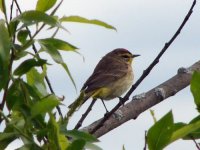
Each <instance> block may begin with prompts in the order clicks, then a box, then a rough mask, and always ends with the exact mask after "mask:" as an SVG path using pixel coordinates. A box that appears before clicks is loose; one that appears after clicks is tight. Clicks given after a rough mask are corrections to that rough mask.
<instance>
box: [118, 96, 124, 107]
mask: <svg viewBox="0 0 200 150" xmlns="http://www.w3.org/2000/svg"><path fill="white" fill-rule="evenodd" d="M118 98H119V102H120V103H121V105H122V106H124V103H123V102H122V100H123V98H122V97H120V96H119V97H118Z"/></svg>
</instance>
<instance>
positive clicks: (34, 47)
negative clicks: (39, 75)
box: [14, 0, 63, 119]
mask: <svg viewBox="0 0 200 150" xmlns="http://www.w3.org/2000/svg"><path fill="white" fill-rule="evenodd" d="M14 1H15V4H16V6H17V9H18V10H19V13H20V14H21V13H22V11H21V8H20V6H19V4H18V2H17V1H16V0H14ZM62 2H63V0H61V1H60V3H59V4H58V5H57V7H56V10H57V8H58V7H59V6H60V5H61V4H62ZM54 13H55V10H54V11H53V12H52V13H51V15H52V14H54ZM44 26H45V24H44V23H43V24H42V25H41V27H40V28H39V29H38V30H37V31H36V32H35V33H34V35H31V32H30V29H29V28H28V27H26V30H27V31H28V35H29V38H30V40H29V42H31V41H32V40H33V38H34V37H35V36H36V35H37V34H38V33H39V32H40V31H41V30H42V29H43V28H44ZM27 44H29V43H27ZM32 48H33V51H34V52H35V54H36V55H37V57H38V58H40V56H39V54H38V52H37V48H36V46H35V44H34V43H33V44H32ZM41 68H42V70H43V66H41ZM45 80H46V83H47V85H48V87H49V90H50V91H51V93H52V94H55V92H54V90H53V87H52V85H51V82H50V80H49V78H48V76H47V75H46V76H45ZM56 108H57V110H58V113H59V115H60V117H61V118H62V119H63V115H62V112H61V109H60V107H59V106H56Z"/></svg>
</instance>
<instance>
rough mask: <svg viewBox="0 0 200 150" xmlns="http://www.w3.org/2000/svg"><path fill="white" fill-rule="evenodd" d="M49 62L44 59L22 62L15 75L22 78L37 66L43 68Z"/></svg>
mask: <svg viewBox="0 0 200 150" xmlns="http://www.w3.org/2000/svg"><path fill="white" fill-rule="evenodd" d="M46 62H47V61H46V60H44V59H39V60H37V61H36V60H35V59H27V60H25V61H24V62H22V63H21V64H20V65H19V66H18V67H17V68H16V69H15V71H14V75H18V76H21V75H23V74H25V73H27V72H28V71H29V70H30V69H31V68H33V67H35V66H43V65H44V64H45V63H46Z"/></svg>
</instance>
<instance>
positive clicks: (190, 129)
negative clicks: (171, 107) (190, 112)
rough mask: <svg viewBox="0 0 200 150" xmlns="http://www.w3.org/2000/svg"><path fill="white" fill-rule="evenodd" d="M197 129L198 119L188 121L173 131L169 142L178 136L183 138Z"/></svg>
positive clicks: (198, 127) (198, 126)
mask: <svg viewBox="0 0 200 150" xmlns="http://www.w3.org/2000/svg"><path fill="white" fill-rule="evenodd" d="M197 129H200V120H198V121H195V122H193V123H189V124H188V125H185V126H183V127H182V128H179V129H178V130H176V131H175V132H173V134H172V137H171V139H170V141H169V143H172V142H174V141H176V140H178V139H180V138H183V137H185V136H186V135H188V134H190V133H192V132H194V131H195V130H197Z"/></svg>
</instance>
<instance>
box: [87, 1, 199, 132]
mask: <svg viewBox="0 0 200 150" xmlns="http://www.w3.org/2000/svg"><path fill="white" fill-rule="evenodd" d="M195 4H196V0H194V1H193V4H192V6H191V7H190V9H189V11H188V13H187V15H186V16H185V18H184V20H183V22H182V23H181V25H180V27H179V28H178V30H177V31H176V32H175V34H174V35H173V36H172V38H171V39H170V40H169V41H168V42H167V43H166V44H165V45H164V47H163V48H162V50H161V51H160V53H159V54H158V55H157V57H156V58H155V59H154V60H153V62H152V63H151V64H150V65H149V66H148V68H147V69H146V70H144V72H143V74H142V75H141V77H140V78H139V79H138V80H137V81H136V83H135V84H134V85H133V86H132V87H131V89H130V90H129V91H128V92H127V94H126V95H125V96H124V97H123V98H122V99H121V101H120V102H119V103H118V104H117V105H116V106H115V107H114V108H113V109H112V110H111V111H110V112H109V113H106V115H105V116H104V118H103V119H102V120H101V121H100V122H98V124H96V127H94V128H93V129H92V130H90V131H89V132H90V133H91V134H94V133H95V132H96V131H97V130H98V129H99V128H101V127H102V126H103V125H104V122H106V120H108V119H109V118H110V117H111V116H112V114H114V113H115V111H116V110H117V109H119V107H120V106H122V105H123V104H124V103H125V102H126V101H128V100H129V97H130V95H131V94H132V93H133V91H134V90H135V89H136V88H137V87H138V86H139V84H140V83H141V82H142V81H143V80H144V79H145V78H146V76H147V75H148V74H149V73H150V72H151V70H152V69H153V67H154V66H155V65H156V64H157V63H158V62H159V60H160V58H161V57H162V55H163V54H164V53H165V52H166V50H167V49H168V48H169V46H170V45H171V44H172V43H173V42H174V40H175V39H176V38H177V36H178V35H179V34H180V32H181V30H182V29H183V27H184V26H185V24H186V22H187V21H188V19H189V18H190V16H191V14H192V12H193V8H194V6H195Z"/></svg>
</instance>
